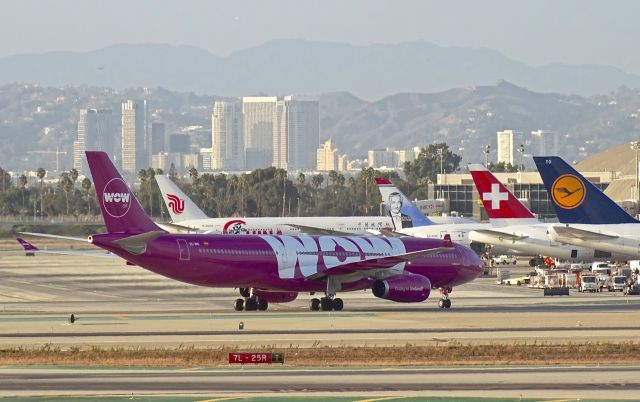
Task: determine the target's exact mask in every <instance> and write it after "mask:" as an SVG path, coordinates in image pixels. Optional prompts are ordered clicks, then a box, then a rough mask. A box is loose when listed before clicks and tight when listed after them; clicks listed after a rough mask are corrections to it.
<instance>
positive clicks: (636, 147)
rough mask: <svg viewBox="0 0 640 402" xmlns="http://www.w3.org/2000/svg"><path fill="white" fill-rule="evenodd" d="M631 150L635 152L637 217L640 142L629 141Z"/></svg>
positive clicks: (639, 192)
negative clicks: (639, 152)
mask: <svg viewBox="0 0 640 402" xmlns="http://www.w3.org/2000/svg"><path fill="white" fill-rule="evenodd" d="M631 149H633V150H634V151H636V165H635V171H636V184H635V187H636V191H635V193H636V195H635V197H636V216H638V204H639V203H640V191H638V190H639V189H638V184H639V183H638V182H639V180H638V151H639V150H640V141H631Z"/></svg>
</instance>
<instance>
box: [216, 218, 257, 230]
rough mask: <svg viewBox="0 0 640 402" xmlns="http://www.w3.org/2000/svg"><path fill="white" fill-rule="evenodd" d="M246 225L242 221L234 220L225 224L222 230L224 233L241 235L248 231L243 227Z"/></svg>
mask: <svg viewBox="0 0 640 402" xmlns="http://www.w3.org/2000/svg"><path fill="white" fill-rule="evenodd" d="M246 225H247V223H246V222H245V221H243V220H241V219H234V220H232V221H229V222H227V223H225V224H224V227H223V228H222V233H225V234H228V233H231V234H240V233H242V232H246V231H247V229H246V228H244V227H243V226H246ZM254 233H255V232H254Z"/></svg>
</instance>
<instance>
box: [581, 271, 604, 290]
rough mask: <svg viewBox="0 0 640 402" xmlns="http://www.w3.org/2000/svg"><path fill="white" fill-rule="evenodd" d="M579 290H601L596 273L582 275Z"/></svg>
mask: <svg viewBox="0 0 640 402" xmlns="http://www.w3.org/2000/svg"><path fill="white" fill-rule="evenodd" d="M578 291H579V292H599V291H600V285H599V284H598V280H597V278H596V276H595V275H582V276H581V277H580V287H579V288H578Z"/></svg>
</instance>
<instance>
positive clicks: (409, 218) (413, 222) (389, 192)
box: [376, 177, 434, 230]
mask: <svg viewBox="0 0 640 402" xmlns="http://www.w3.org/2000/svg"><path fill="white" fill-rule="evenodd" d="M376 184H378V190H380V194H381V195H382V201H384V204H385V207H386V208H387V211H388V212H387V213H388V214H389V216H390V217H391V219H392V221H393V226H394V229H395V230H400V229H402V228H409V227H419V226H429V225H433V224H434V223H433V221H431V220H430V219H429V218H427V217H426V216H424V215H423V214H422V213H421V212H420V211H419V210H418V208H416V206H415V205H413V203H412V202H411V201H410V200H409V199H408V198H407V197H406V196H405V195H404V194H403V193H402V191H400V190H399V189H398V188H397V187H396V186H395V185H393V184H392V183H391V182H390V181H389V180H387V179H382V178H379V177H376Z"/></svg>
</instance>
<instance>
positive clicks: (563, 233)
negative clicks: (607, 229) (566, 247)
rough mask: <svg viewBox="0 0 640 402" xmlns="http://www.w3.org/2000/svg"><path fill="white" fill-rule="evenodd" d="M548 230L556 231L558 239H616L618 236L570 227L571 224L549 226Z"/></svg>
mask: <svg viewBox="0 0 640 402" xmlns="http://www.w3.org/2000/svg"><path fill="white" fill-rule="evenodd" d="M549 231H553V232H555V233H556V235H557V237H558V239H560V240H561V239H579V240H596V241H598V240H612V239H617V238H618V237H619V236H616V235H608V234H604V233H597V232H592V231H590V230H583V229H578V228H572V227H571V226H551V227H549Z"/></svg>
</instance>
